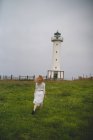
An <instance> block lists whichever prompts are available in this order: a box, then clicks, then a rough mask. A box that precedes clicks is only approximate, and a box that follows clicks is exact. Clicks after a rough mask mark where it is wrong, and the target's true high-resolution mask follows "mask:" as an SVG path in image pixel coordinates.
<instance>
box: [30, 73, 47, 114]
mask: <svg viewBox="0 0 93 140" xmlns="http://www.w3.org/2000/svg"><path fill="white" fill-rule="evenodd" d="M35 82H36V84H35V92H34V100H33V103H34V108H33V111H32V114H34V113H35V111H36V109H37V107H40V106H42V105H43V100H44V95H45V83H44V79H43V77H42V76H41V75H39V76H38V77H37V78H36V80H35Z"/></svg>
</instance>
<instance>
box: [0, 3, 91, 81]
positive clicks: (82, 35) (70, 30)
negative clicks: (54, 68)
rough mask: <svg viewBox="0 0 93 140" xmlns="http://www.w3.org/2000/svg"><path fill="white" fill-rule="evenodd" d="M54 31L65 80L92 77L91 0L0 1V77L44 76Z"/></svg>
mask: <svg viewBox="0 0 93 140" xmlns="http://www.w3.org/2000/svg"><path fill="white" fill-rule="evenodd" d="M57 30H58V31H59V32H60V33H61V35H62V37H63V39H64V41H63V42H62V47H61V70H63V71H64V73H65V79H71V78H72V76H73V77H77V76H79V75H83V74H84V75H85V76H86V75H88V76H89V75H90V74H91V75H93V1H92V0H0V75H10V74H13V75H38V74H42V75H46V74H47V70H50V69H51V65H52V49H53V43H52V42H51V37H53V36H54V33H55V32H56V31H57Z"/></svg>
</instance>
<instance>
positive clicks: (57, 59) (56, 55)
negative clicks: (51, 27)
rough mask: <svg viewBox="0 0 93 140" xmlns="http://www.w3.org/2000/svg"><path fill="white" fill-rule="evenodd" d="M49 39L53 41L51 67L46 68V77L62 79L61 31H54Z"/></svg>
mask: <svg viewBox="0 0 93 140" xmlns="http://www.w3.org/2000/svg"><path fill="white" fill-rule="evenodd" d="M51 41H52V42H53V54H52V69H51V70H48V78H49V79H64V71H61V43H62V42H63V38H62V37H61V33H59V32H58V31H57V32H56V33H54V37H52V38H51Z"/></svg>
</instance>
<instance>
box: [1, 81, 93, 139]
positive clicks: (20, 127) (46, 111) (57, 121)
mask: <svg viewBox="0 0 93 140" xmlns="http://www.w3.org/2000/svg"><path fill="white" fill-rule="evenodd" d="M34 86H35V85H34V82H32V81H0V140H92V139H93V81H92V80H84V81H83V80H81V81H61V82H52V81H50V82H49V81H47V82H46V92H47V95H46V97H45V100H44V106H43V108H42V109H40V110H37V112H36V114H35V115H32V114H31V112H32V108H33V93H34Z"/></svg>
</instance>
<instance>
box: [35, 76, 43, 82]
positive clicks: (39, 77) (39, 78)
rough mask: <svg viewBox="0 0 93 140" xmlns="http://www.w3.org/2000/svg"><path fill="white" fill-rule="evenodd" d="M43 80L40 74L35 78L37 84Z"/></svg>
mask: <svg viewBox="0 0 93 140" xmlns="http://www.w3.org/2000/svg"><path fill="white" fill-rule="evenodd" d="M43 81H44V79H43V76H42V75H39V76H38V77H37V78H36V83H38V84H41V83H42V82H43Z"/></svg>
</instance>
